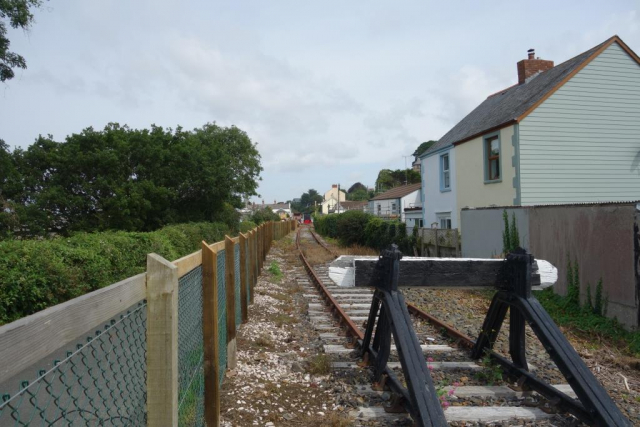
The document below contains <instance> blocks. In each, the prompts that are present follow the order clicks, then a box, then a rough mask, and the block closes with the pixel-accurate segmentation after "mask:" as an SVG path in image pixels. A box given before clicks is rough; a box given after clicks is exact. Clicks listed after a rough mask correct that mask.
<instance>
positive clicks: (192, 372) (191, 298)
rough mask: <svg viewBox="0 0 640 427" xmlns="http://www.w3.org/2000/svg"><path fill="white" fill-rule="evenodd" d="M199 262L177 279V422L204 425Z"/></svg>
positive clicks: (184, 424)
mask: <svg viewBox="0 0 640 427" xmlns="http://www.w3.org/2000/svg"><path fill="white" fill-rule="evenodd" d="M203 360H204V350H203V340H202V266H199V267H196V268H194V269H193V270H191V271H190V272H188V273H187V274H185V275H184V276H182V277H181V278H180V279H179V280H178V425H180V426H203V425H204V368H203Z"/></svg>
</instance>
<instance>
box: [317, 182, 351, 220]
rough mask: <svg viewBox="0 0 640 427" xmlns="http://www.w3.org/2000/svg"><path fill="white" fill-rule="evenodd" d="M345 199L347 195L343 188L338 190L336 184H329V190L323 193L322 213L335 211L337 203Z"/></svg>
mask: <svg viewBox="0 0 640 427" xmlns="http://www.w3.org/2000/svg"><path fill="white" fill-rule="evenodd" d="M346 200H347V195H346V193H345V192H344V190H340V191H338V184H333V185H332V186H331V190H329V191H327V192H326V193H324V200H323V202H322V213H323V214H330V213H335V211H336V206H337V205H338V203H339V202H344V201H346Z"/></svg>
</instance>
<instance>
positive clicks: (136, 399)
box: [0, 301, 147, 426]
mask: <svg viewBox="0 0 640 427" xmlns="http://www.w3.org/2000/svg"><path fill="white" fill-rule="evenodd" d="M146 322H147V311H146V302H144V301H142V302H140V303H138V304H137V305H135V306H132V307H130V309H129V310H127V311H126V312H124V313H123V314H121V315H120V316H118V317H117V318H114V319H112V320H111V321H110V322H109V323H108V324H107V325H105V326H104V328H103V329H102V330H98V331H96V332H95V334H94V335H93V336H90V337H87V339H86V341H85V342H84V343H79V344H77V345H76V347H75V350H74V351H67V352H66V353H62V355H63V356H65V355H66V356H65V357H61V360H54V361H53V363H52V366H51V367H50V368H49V369H40V370H39V371H37V377H36V379H35V380H34V381H32V382H29V381H26V380H25V381H22V382H21V384H20V389H19V390H18V391H17V392H15V393H14V394H3V395H2V402H0V425H2V426H10V425H13V426H29V425H31V426H33V425H38V426H40V425H42V426H58V425H60V426H62V425H65V426H87V425H92V426H98V425H99V426H131V425H145V424H146V412H145V411H146V409H145V406H146V398H147V397H146V394H147V393H146V392H147V389H146V347H147V346H146ZM63 351H64V350H63ZM52 357H55V356H52ZM2 363H9V361H6V360H5V361H2ZM48 363H51V360H50V359H48V360H46V361H43V366H45V365H46V364H48Z"/></svg>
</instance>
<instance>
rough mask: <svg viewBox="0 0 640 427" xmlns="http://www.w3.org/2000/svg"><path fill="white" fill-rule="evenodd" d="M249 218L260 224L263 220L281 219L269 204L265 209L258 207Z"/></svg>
mask: <svg viewBox="0 0 640 427" xmlns="http://www.w3.org/2000/svg"><path fill="white" fill-rule="evenodd" d="M249 220H250V221H252V222H254V223H256V224H258V225H260V224H262V223H263V222H268V221H280V216H279V215H278V214H276V213H274V212H273V211H272V210H271V208H270V207H268V206H267V207H266V208H264V209H258V210H257V211H255V212H254V213H253V215H251V217H250V218H249Z"/></svg>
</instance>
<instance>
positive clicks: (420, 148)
mask: <svg viewBox="0 0 640 427" xmlns="http://www.w3.org/2000/svg"><path fill="white" fill-rule="evenodd" d="M436 142H438V141H434V140H432V139H431V140H429V141H426V142H423V143H422V144H420V145H418V148H416V151H414V152H413V155H414V156H419V155H421V154H422V153H424V152H425V151H427V150H428V149H429V148H431V146H432V145H433V144H435V143H436Z"/></svg>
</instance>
